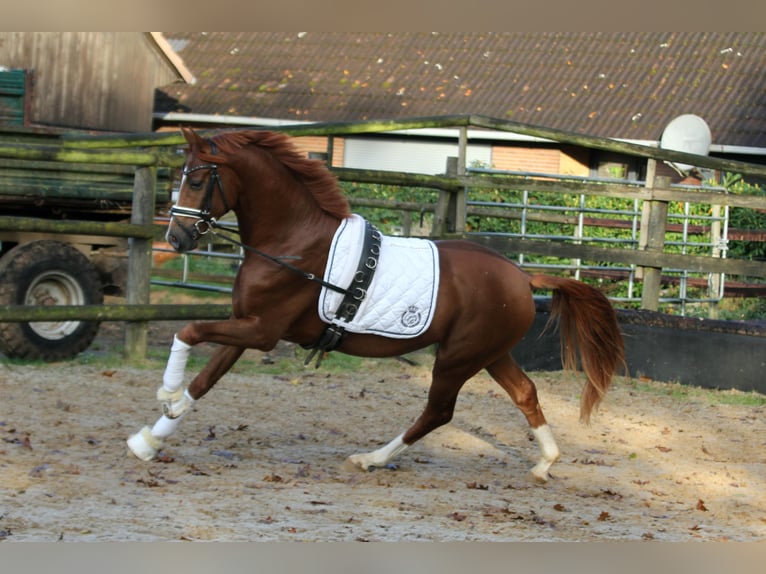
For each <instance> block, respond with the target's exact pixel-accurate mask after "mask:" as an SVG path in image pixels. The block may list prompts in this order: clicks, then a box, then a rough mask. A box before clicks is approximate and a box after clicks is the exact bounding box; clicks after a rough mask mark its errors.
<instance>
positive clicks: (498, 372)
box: [487, 354, 560, 482]
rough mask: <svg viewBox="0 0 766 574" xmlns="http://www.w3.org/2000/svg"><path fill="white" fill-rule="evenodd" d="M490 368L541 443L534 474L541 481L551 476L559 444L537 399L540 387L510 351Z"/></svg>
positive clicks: (533, 469)
mask: <svg viewBox="0 0 766 574" xmlns="http://www.w3.org/2000/svg"><path fill="white" fill-rule="evenodd" d="M487 372H488V373H489V374H490V375H491V376H492V378H493V379H494V380H495V381H497V383H498V384H499V385H500V386H501V387H503V389H505V391H506V392H507V393H508V394H509V395H510V397H511V399H512V400H513V402H514V404H515V405H516V406H517V407H518V408H519V410H520V411H521V412H522V413H523V414H524V416H525V417H526V418H527V422H528V423H529V426H530V428H531V430H532V434H533V435H534V437H535V439H536V440H537V443H538V445H539V447H540V460H539V461H538V463H537V464H536V465H535V466H534V467H532V469H531V471H530V472H531V473H532V475H533V476H534V477H535V478H536V479H538V480H540V481H542V482H546V481H547V480H548V477H549V474H548V470H549V469H550V467H551V465H552V464H553V463H554V462H556V461H557V460H558V459H559V456H560V452H559V447H558V445H557V444H556V441H555V439H554V438H553V433H552V432H551V428H550V426H548V423H547V421H546V420H545V416H544V415H543V411H542V408H541V407H540V403H539V401H538V400H537V389H536V388H535V384H534V383H533V382H532V380H531V379H530V378H529V377H528V376H527V375H526V373H524V371H522V370H521V367H519V366H518V364H517V363H516V361H514V360H513V358H512V357H511V355H510V354H507V355H504V356H503V357H502V358H501V359H499V360H498V361H496V362H494V363H492V364H491V365H489V366H488V367H487Z"/></svg>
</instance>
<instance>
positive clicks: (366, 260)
mask: <svg viewBox="0 0 766 574" xmlns="http://www.w3.org/2000/svg"><path fill="white" fill-rule="evenodd" d="M381 240H382V235H381V233H380V231H379V230H378V228H377V227H375V226H374V225H373V224H372V223H370V222H369V221H365V229H364V243H363V244H362V253H361V255H360V256H359V264H358V265H357V268H356V273H354V279H353V280H352V281H351V285H349V286H348V289H346V293H345V295H344V297H343V300H342V301H341V303H340V305H339V306H338V311H337V313H336V315H335V317H336V320H338V321H342V322H345V323H349V322H351V321H352V320H353V319H354V317H355V316H356V314H357V312H358V311H359V306H360V305H361V304H362V301H364V298H365V297H366V296H367V290H368V289H369V288H370V284H371V283H372V279H373V277H374V276H375V269H377V267H378V260H379V258H380V243H381ZM345 336H346V328H345V327H343V325H339V324H336V323H333V324H330V325H327V326H326V327H325V329H324V331H323V332H322V334H321V335H320V337H319V339H318V340H317V342H316V343H314V344H313V345H312V346H311V347H310V348H311V349H312V351H311V353H309V356H308V357H306V360H305V362H304V365H308V364H309V363H310V362H311V360H312V359H313V358H314V355H316V354H317V353H319V356H318V357H317V362H316V368H319V365H320V364H321V363H322V359H323V357H324V354H325V353H329V352H330V351H334V350H335V349H337V348H338V346H339V345H340V344H341V343H342V342H343V339H344V338H345Z"/></svg>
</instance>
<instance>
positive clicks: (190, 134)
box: [181, 127, 205, 147]
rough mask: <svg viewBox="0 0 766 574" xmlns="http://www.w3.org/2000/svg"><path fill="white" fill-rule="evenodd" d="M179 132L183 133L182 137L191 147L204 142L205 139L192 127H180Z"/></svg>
mask: <svg viewBox="0 0 766 574" xmlns="http://www.w3.org/2000/svg"><path fill="white" fill-rule="evenodd" d="M181 133H182V134H183V136H184V139H185V140H186V142H187V143H188V144H189V145H190V146H191V147H194V146H195V145H196V146H200V145H202V144H203V143H204V141H205V140H203V139H202V138H201V137H200V136H199V134H198V133H197V132H195V131H194V130H193V129H191V128H185V127H181Z"/></svg>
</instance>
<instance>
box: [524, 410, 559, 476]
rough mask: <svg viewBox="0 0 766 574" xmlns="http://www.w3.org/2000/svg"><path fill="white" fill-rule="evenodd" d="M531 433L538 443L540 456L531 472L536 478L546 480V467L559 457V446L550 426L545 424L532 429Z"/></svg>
mask: <svg viewBox="0 0 766 574" xmlns="http://www.w3.org/2000/svg"><path fill="white" fill-rule="evenodd" d="M532 434H533V435H534V437H535V438H536V439H537V442H538V444H539V445H540V454H541V457H540V462H538V463H537V464H536V465H535V466H534V468H532V471H531V472H532V474H533V475H534V476H535V477H536V478H538V479H539V480H542V481H543V482H546V481H547V480H548V469H549V468H550V467H551V465H552V464H553V463H554V462H556V461H557V460H558V459H559V456H560V453H559V447H558V445H557V444H556V440H555V439H554V438H553V433H552V432H551V427H549V426H548V425H547V424H544V425H540V426H539V427H537V428H536V429H532Z"/></svg>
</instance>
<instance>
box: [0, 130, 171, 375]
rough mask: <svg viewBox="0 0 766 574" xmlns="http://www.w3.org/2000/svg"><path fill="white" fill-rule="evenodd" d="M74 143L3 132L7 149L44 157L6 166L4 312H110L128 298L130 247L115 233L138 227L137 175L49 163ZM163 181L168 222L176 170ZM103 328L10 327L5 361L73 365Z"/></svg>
mask: <svg viewBox="0 0 766 574" xmlns="http://www.w3.org/2000/svg"><path fill="white" fill-rule="evenodd" d="M65 133H71V131H70V132H65V131H63V130H57V129H48V128H27V127H16V126H14V127H9V126H0V145H5V146H11V147H18V149H20V150H23V149H27V148H28V149H32V150H35V151H36V152H38V153H34V154H30V157H31V158H32V159H30V158H26V157H23V158H22V157H13V158H9V157H0V306H2V305H27V306H52V305H101V304H103V302H104V296H105V295H116V296H123V295H125V289H126V281H127V252H128V238H127V237H125V236H124V234H120V233H118V232H115V233H114V235H110V234H107V233H108V230H109V229H110V226H112V225H113V226H114V229H115V230H117V228H118V225H122V224H123V223H124V222H126V221H129V220H130V217H131V206H132V201H133V193H134V179H135V173H136V168H135V167H134V166H130V165H116V164H104V163H83V162H64V161H56V160H52V159H40V153H39V151H40V150H45V149H51V150H56V149H59V147H60V144H61V139H62V137H63V136H64V134H65ZM43 155H44V154H43ZM156 173H157V176H156V177H157V181H156V188H155V189H156V193H155V212H156V213H161V212H162V211H163V210H166V208H167V206H168V204H169V202H170V199H171V193H172V177H171V175H172V170H170V169H169V168H159V169H158V170H157V172H156ZM91 224H92V225H91ZM91 228H93V229H91ZM120 235H123V236H120ZM98 328H99V322H98V321H80V320H51V321H39V322H7V323H0V352H1V353H3V354H5V355H6V356H7V357H11V358H22V359H33V360H45V361H54V360H63V359H68V358H72V357H74V356H76V355H77V354H78V353H80V352H82V351H83V350H85V349H86V348H88V346H89V345H90V344H91V343H92V341H93V339H94V338H95V337H96V334H97V332H98Z"/></svg>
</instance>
